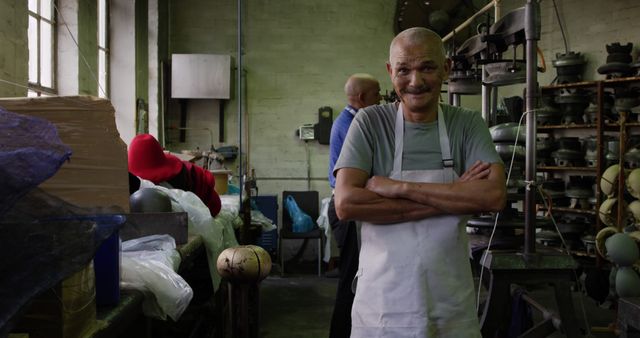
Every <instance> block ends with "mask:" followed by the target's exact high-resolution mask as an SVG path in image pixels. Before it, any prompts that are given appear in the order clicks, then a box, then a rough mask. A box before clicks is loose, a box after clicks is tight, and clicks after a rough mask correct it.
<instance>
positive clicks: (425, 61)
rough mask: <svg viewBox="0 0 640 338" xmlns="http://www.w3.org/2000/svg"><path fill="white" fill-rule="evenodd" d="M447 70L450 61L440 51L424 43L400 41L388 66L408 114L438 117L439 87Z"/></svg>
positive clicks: (390, 57) (392, 51) (392, 53)
mask: <svg viewBox="0 0 640 338" xmlns="http://www.w3.org/2000/svg"><path fill="white" fill-rule="evenodd" d="M436 46H437V45H436ZM449 70H450V64H449V61H448V60H447V59H445V58H444V56H443V55H442V52H441V51H440V50H439V49H438V48H437V47H430V46H428V44H424V43H423V44H416V43H414V44H411V43H409V42H406V41H399V42H398V43H397V44H396V45H395V46H394V47H393V49H392V50H391V53H390V55H389V62H388V63H387V71H388V72H389V75H390V76H391V82H392V83H393V88H394V89H395V91H396V93H397V94H398V96H399V97H400V100H401V101H402V103H403V104H404V107H405V109H406V110H408V111H409V112H411V113H424V114H434V113H435V114H437V107H438V102H439V100H440V87H441V86H442V82H443V81H444V80H446V79H447V78H448V76H449Z"/></svg>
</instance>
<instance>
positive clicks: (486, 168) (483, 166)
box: [458, 161, 491, 182]
mask: <svg viewBox="0 0 640 338" xmlns="http://www.w3.org/2000/svg"><path fill="white" fill-rule="evenodd" d="M490 167H491V164H490V163H486V162H482V161H476V162H475V163H474V164H473V165H472V166H471V168H469V169H468V170H467V171H465V172H464V174H462V176H460V178H459V179H458V182H469V181H473V180H481V179H484V178H487V177H489V174H490V173H491V169H490Z"/></svg>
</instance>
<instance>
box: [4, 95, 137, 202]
mask: <svg viewBox="0 0 640 338" xmlns="http://www.w3.org/2000/svg"><path fill="white" fill-rule="evenodd" d="M0 106H1V107H3V108H4V109H6V110H8V111H11V112H14V113H18V114H25V115H32V116H38V117H42V118H44V119H47V120H49V121H51V122H52V123H53V124H54V125H55V126H56V127H57V129H58V134H59V136H60V139H61V140H62V142H64V143H65V144H67V145H68V146H69V147H71V149H72V151H73V154H72V155H71V159H70V161H68V162H67V163H65V164H63V165H62V167H61V168H60V170H58V172H57V173H56V174H55V175H54V176H53V177H51V178H49V179H48V180H47V181H45V182H44V183H42V184H41V185H40V186H39V187H40V188H42V189H43V190H45V191H46V192H47V193H50V194H52V195H55V196H58V197H60V198H62V199H64V200H65V201H67V202H69V203H72V204H75V205H77V206H81V207H109V206H113V205H116V206H118V207H121V208H122V209H124V211H125V212H128V211H129V176H128V165H127V146H126V144H125V143H124V141H122V139H121V138H120V134H119V133H118V130H117V128H116V120H115V110H114V108H113V106H112V105H111V102H109V101H108V100H105V99H100V98H96V97H91V96H61V97H38V98H9V99H0Z"/></svg>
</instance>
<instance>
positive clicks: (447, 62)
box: [442, 58, 452, 80]
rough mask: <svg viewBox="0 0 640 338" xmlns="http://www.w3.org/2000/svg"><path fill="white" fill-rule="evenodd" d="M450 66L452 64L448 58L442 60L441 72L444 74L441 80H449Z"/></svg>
mask: <svg viewBox="0 0 640 338" xmlns="http://www.w3.org/2000/svg"><path fill="white" fill-rule="evenodd" d="M451 64H452V61H451V59H449V58H446V59H444V64H443V65H442V70H443V71H444V74H442V80H448V79H449V73H450V72H451Z"/></svg>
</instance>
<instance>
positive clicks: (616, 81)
mask: <svg viewBox="0 0 640 338" xmlns="http://www.w3.org/2000/svg"><path fill="white" fill-rule="evenodd" d="M598 82H602V83H603V84H604V85H619V84H628V83H633V82H640V76H632V77H623V78H617V79H608V80H598V81H582V82H574V83H565V84H555V85H548V86H542V87H541V89H542V90H555V89H565V88H584V87H597V86H598Z"/></svg>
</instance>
